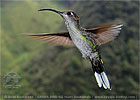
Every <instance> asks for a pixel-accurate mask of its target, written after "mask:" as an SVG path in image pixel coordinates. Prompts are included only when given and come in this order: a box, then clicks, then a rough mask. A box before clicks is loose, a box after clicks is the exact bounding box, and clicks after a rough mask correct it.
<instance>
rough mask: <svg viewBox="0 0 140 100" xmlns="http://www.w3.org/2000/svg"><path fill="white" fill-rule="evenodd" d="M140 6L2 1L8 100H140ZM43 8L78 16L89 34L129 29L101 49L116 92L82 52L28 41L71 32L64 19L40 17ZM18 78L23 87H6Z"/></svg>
mask: <svg viewBox="0 0 140 100" xmlns="http://www.w3.org/2000/svg"><path fill="white" fill-rule="evenodd" d="M139 6H140V5H139V2H138V1H69V0H68V1H67V0H64V1H51V0H47V1H5V0H2V1H1V77H2V81H1V83H2V84H1V90H2V96H5V95H13V96H14V95H19V96H41V95H44V96H47V95H58V96H59V95H63V96H64V95H65V96H134V97H135V98H137V99H138V97H139V96H138V95H139V57H138V55H139V44H138V40H139ZM39 8H54V9H57V10H62V11H64V10H73V11H75V12H76V13H77V14H78V16H79V17H80V23H81V26H83V27H85V28H93V27H94V26H96V25H99V24H105V23H110V22H116V23H121V24H123V25H124V26H123V28H122V31H121V33H120V35H119V37H118V38H117V39H116V40H114V41H112V42H110V43H108V44H105V45H102V46H101V47H100V48H101V55H102V58H103V61H104V66H105V70H106V73H107V76H108V78H109V80H110V82H111V87H112V90H111V91H110V90H104V89H103V88H99V87H98V85H97V83H96V80H95V77H94V76H93V74H92V71H91V65H90V62H89V61H87V60H85V59H83V58H82V55H81V54H80V52H79V51H78V50H77V49H76V47H61V46H53V45H52V44H48V43H43V42H41V41H38V40H34V39H32V38H29V37H25V36H23V35H22V33H44V32H51V33H53V32H61V31H64V30H65V31H66V27H65V25H64V22H63V19H62V18H61V17H60V16H58V15H57V14H55V13H51V12H38V11H37V10H38V9H39ZM13 72H14V73H17V74H18V75H19V77H20V79H19V82H18V84H19V85H20V87H18V88H8V87H5V86H4V85H5V84H4V83H5V79H4V77H5V75H7V74H8V73H13ZM128 98H129V97H128ZM104 99H105V98H104ZM2 100H5V99H4V98H3V99H2ZM36 100H38V99H36Z"/></svg>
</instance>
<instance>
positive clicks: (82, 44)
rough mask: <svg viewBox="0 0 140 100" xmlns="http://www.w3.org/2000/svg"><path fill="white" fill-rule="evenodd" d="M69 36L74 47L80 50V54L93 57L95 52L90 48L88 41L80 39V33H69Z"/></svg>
mask: <svg viewBox="0 0 140 100" xmlns="http://www.w3.org/2000/svg"><path fill="white" fill-rule="evenodd" d="M70 36H71V38H72V41H73V43H74V44H75V45H76V47H77V48H78V49H79V50H80V52H81V53H82V56H83V57H84V58H88V57H90V58H94V56H95V54H94V52H93V50H92V47H91V45H90V44H89V43H87V42H86V41H85V40H82V39H81V37H82V35H81V34H80V33H78V32H77V33H75V32H74V33H70Z"/></svg>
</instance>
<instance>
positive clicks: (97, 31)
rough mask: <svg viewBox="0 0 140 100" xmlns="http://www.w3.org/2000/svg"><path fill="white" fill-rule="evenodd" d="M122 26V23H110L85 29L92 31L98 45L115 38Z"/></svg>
mask: <svg viewBox="0 0 140 100" xmlns="http://www.w3.org/2000/svg"><path fill="white" fill-rule="evenodd" d="M122 26H123V25H121V24H119V25H116V24H108V25H101V26H98V27H95V28H92V29H85V31H86V32H90V33H92V34H93V40H94V41H95V43H96V44H97V45H101V44H105V43H107V42H110V41H112V40H114V39H115V38H116V36H118V33H120V30H121V27H122ZM92 34H91V36H92Z"/></svg>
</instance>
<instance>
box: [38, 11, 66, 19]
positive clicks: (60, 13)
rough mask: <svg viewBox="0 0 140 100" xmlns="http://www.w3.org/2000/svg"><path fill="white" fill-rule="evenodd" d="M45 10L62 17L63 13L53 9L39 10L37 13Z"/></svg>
mask: <svg viewBox="0 0 140 100" xmlns="http://www.w3.org/2000/svg"><path fill="white" fill-rule="evenodd" d="M45 10H48V11H52V12H55V13H57V14H59V15H61V16H62V17H63V15H62V14H63V13H64V12H61V11H57V10H55V9H39V10H38V11H45Z"/></svg>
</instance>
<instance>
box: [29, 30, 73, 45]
mask: <svg viewBox="0 0 140 100" xmlns="http://www.w3.org/2000/svg"><path fill="white" fill-rule="evenodd" d="M26 35H27V36H31V37H33V38H36V39H40V40H43V41H46V42H50V43H53V44H55V45H62V46H73V42H72V39H71V37H70V35H69V33H68V32H60V33H40V34H26Z"/></svg>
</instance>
